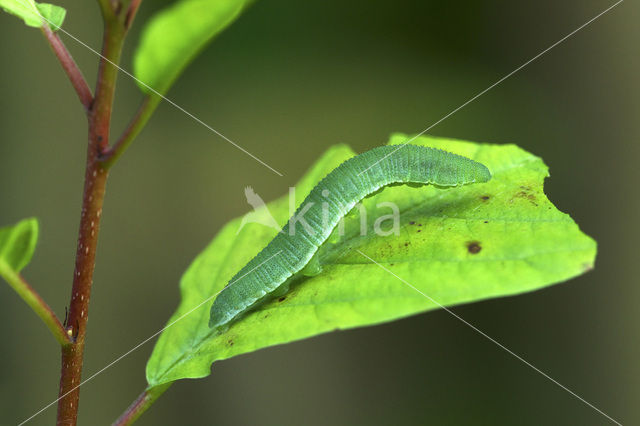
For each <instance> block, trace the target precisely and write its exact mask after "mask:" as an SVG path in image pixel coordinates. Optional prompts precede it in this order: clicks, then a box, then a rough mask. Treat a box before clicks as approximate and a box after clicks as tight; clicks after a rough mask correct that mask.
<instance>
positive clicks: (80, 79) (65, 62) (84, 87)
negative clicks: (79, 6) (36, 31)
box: [40, 25, 93, 112]
mask: <svg viewBox="0 0 640 426" xmlns="http://www.w3.org/2000/svg"><path fill="white" fill-rule="evenodd" d="M40 28H41V30H42V33H43V34H44V36H45V37H46V38H47V41H48V42H49V45H50V46H51V49H53V53H55V55H56V56H57V57H58V60H59V61H60V65H62V68H63V69H64V71H65V72H66V73H67V76H68V77H69V80H70V81H71V85H73V88H74V89H75V91H76V93H77V94H78V98H80V102H81V103H82V106H84V109H85V111H86V112H88V111H89V109H90V108H91V104H92V103H93V95H92V94H91V89H89V85H88V84H87V81H86V80H85V79H84V76H83V75H82V71H80V69H79V68H78V65H76V63H75V61H74V60H73V58H72V57H71V54H70V53H69V51H68V50H67V48H66V47H65V45H64V43H63V42H62V40H61V39H60V37H59V36H58V34H56V33H54V32H53V31H52V30H51V28H49V25H43V26H42V27H40Z"/></svg>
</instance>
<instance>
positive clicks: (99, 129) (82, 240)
mask: <svg viewBox="0 0 640 426" xmlns="http://www.w3.org/2000/svg"><path fill="white" fill-rule="evenodd" d="M101 4H102V3H101ZM105 21H106V20H105ZM125 32H126V31H125V29H124V27H123V26H122V23H120V22H118V21H117V20H112V21H106V24H105V33H104V41H103V46H102V59H101V61H100V67H99V70H98V82H97V87H96V94H95V100H94V102H93V105H92V107H91V111H90V113H89V143H88V148H87V165H86V171H85V181H84V194H83V200H82V213H81V218H80V231H79V234H78V247H77V251H76V265H75V270H74V274H73V287H72V290H71V302H70V304H69V327H72V331H73V335H74V336H75V341H74V343H73V344H72V345H69V346H67V347H64V348H63V350H62V371H61V373H60V388H59V398H60V399H59V400H58V418H57V422H58V425H72V426H73V425H75V424H76V422H77V416H78V401H79V398H80V390H79V385H80V383H81V380H82V363H83V353H84V343H85V333H86V325H87V319H88V316H89V300H90V296H91V284H92V282H93V270H94V266H95V257H96V246H97V243H98V231H99V229H100V219H101V215H102V205H103V201H104V193H105V188H106V183H107V175H108V173H107V170H106V169H105V168H104V167H102V165H101V163H100V162H99V155H100V153H101V152H103V151H104V150H105V148H106V147H107V146H108V143H109V142H108V139H109V127H110V122H111V111H112V107H113V96H114V91H115V87H116V77H117V75H118V68H117V67H116V66H115V65H114V64H118V63H119V61H120V54H121V51H122V44H123V41H124V35H125Z"/></svg>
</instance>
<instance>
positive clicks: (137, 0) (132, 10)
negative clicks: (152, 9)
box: [124, 0, 142, 28]
mask: <svg viewBox="0 0 640 426" xmlns="http://www.w3.org/2000/svg"><path fill="white" fill-rule="evenodd" d="M141 3H142V0H131V3H130V4H129V9H128V10H127V16H126V18H125V21H124V26H125V28H130V27H131V24H132V23H133V19H134V18H135V17H136V13H138V9H139V8H140V4H141Z"/></svg>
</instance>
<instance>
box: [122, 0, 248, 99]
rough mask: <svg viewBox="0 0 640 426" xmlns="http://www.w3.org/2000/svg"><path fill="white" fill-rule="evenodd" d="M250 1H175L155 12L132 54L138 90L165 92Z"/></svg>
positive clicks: (150, 92) (149, 92)
mask: <svg viewBox="0 0 640 426" xmlns="http://www.w3.org/2000/svg"><path fill="white" fill-rule="evenodd" d="M251 2H252V0H178V1H176V2H175V3H174V4H173V5H171V6H170V7H168V8H166V9H164V10H161V11H160V12H158V13H157V14H156V15H155V16H154V17H153V18H152V19H151V20H150V21H149V23H148V24H147V25H146V27H145V28H144V31H143V33H142V38H141V40H140V44H139V46H138V48H137V50H136V53H135V56H134V62H133V68H134V75H135V76H136V78H137V79H138V80H139V81H138V86H139V87H140V89H141V90H142V91H143V92H145V93H148V94H152V93H154V91H156V92H158V93H160V94H164V93H166V92H167V91H168V90H169V87H170V86H171V85H172V84H173V82H174V81H175V80H176V78H178V76H179V75H180V73H181V72H182V71H183V70H184V68H185V67H186V66H187V65H189V63H190V62H191V61H192V60H193V59H194V58H195V57H196V56H197V55H198V53H200V51H201V50H202V49H203V48H204V47H205V46H206V45H207V43H209V41H211V39H212V38H213V37H214V36H216V35H217V34H218V33H220V32H221V31H222V30H224V29H225V28H226V27H228V26H229V25H230V24H231V23H232V22H233V21H234V20H235V19H236V18H237V17H238V16H240V13H241V12H242V10H243V9H244V8H245V7H246V6H247V5H248V4H249V3H251ZM140 82H142V83H140ZM152 89H153V90H152Z"/></svg>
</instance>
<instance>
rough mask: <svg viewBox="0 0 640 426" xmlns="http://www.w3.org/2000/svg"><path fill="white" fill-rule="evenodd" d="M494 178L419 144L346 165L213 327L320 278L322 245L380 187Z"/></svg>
mask: <svg viewBox="0 0 640 426" xmlns="http://www.w3.org/2000/svg"><path fill="white" fill-rule="evenodd" d="M400 148H402V149H400ZM391 154H393V155H391ZM489 179H491V173H490V172H489V169H487V168H486V167H485V166H484V165H483V164H480V163H478V162H476V161H473V160H470V159H468V158H465V157H462V156H460V155H456V154H452V153H449V152H446V151H442V150H439V149H435V148H428V147H423V146H416V145H403V146H397V145H396V146H393V145H391V146H382V147H378V148H374V149H372V150H370V151H367V152H364V153H362V154H360V155H357V156H355V157H353V158H351V159H349V160H347V161H345V162H344V163H342V164H341V165H340V166H338V167H337V168H335V169H334V170H333V171H332V172H331V173H329V174H328V175H327V176H326V177H325V178H324V179H322V180H321V181H320V183H318V185H316V187H315V188H313V189H312V190H311V192H310V193H309V195H308V196H307V198H305V200H304V201H303V202H302V204H301V205H300V207H298V210H296V213H295V215H294V216H292V218H291V219H290V220H289V222H288V223H287V224H286V225H285V226H284V228H283V229H282V232H280V233H279V234H278V235H276V237H275V238H274V239H273V240H272V241H271V242H270V243H269V244H268V245H267V246H266V247H265V248H264V249H263V250H262V251H261V252H260V253H258V255H257V256H256V257H254V258H253V259H252V260H251V261H250V262H249V263H247V264H246V265H245V266H244V267H243V268H242V269H241V270H240V271H239V272H238V273H237V274H236V275H235V276H234V277H233V278H232V279H231V281H229V283H228V284H227V285H226V286H225V288H224V289H223V290H222V291H221V292H220V294H219V295H218V297H217V298H216V299H215V301H214V303H213V305H212V306H211V317H210V320H209V326H210V327H212V328H217V329H223V328H225V327H227V326H228V325H229V324H230V323H231V322H233V321H235V320H236V319H238V318H239V317H240V316H241V315H243V314H244V313H246V312H247V311H249V310H251V309H253V308H254V307H256V306H257V305H258V304H260V303H262V302H264V301H265V300H267V299H269V298H271V297H275V296H279V295H282V294H284V293H286V292H287V291H288V289H289V284H290V283H291V281H292V280H293V279H295V278H296V277H298V276H300V275H310V274H313V272H314V270H315V272H316V273H317V271H318V270H319V269H320V265H319V264H316V263H317V257H316V258H314V255H315V254H316V252H317V251H318V249H319V248H320V246H321V245H322V243H324V242H325V241H326V239H327V238H328V237H329V235H330V234H331V232H332V231H333V229H334V228H335V227H336V225H337V224H338V222H339V221H340V219H342V217H343V216H344V215H346V214H347V213H348V212H349V211H350V210H351V209H352V208H353V207H354V206H355V205H356V203H358V202H359V201H360V200H362V199H363V198H365V197H366V196H368V195H370V194H372V193H374V192H376V191H377V190H379V189H380V188H382V187H384V186H387V185H390V184H398V183H400V184H401V183H418V184H432V185H436V186H439V187H451V186H460V185H465V184H470V183H474V182H487V181H488V180H489ZM323 204H324V209H323V208H322V207H321V206H322V205H323ZM302 216H304V219H305V221H306V222H307V223H308V227H304V226H303V227H300V226H298V227H297V228H296V222H295V219H294V218H296V217H302Z"/></svg>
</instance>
